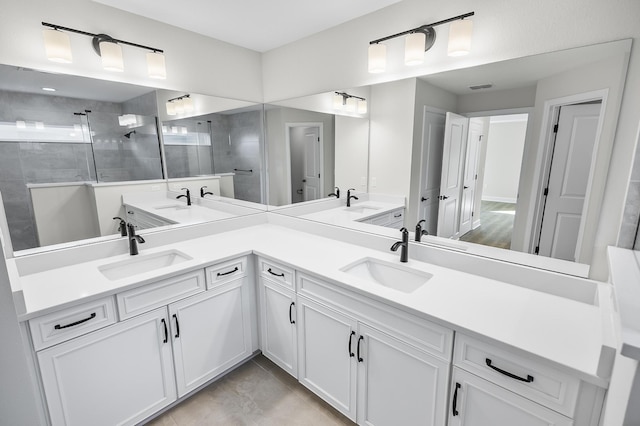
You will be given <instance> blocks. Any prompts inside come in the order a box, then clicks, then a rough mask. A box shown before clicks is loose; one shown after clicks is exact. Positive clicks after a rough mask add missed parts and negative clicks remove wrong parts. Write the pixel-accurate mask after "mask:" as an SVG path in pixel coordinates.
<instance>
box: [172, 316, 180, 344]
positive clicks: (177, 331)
mask: <svg viewBox="0 0 640 426" xmlns="http://www.w3.org/2000/svg"><path fill="white" fill-rule="evenodd" d="M173 319H174V320H176V335H175V336H173V337H175V338H176V339H177V338H178V337H180V324H179V323H178V316H177V315H176V314H173Z"/></svg>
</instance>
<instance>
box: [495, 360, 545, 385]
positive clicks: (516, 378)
mask: <svg viewBox="0 0 640 426" xmlns="http://www.w3.org/2000/svg"><path fill="white" fill-rule="evenodd" d="M486 362H487V366H488V367H490V368H492V369H494V370H496V371H497V372H498V373H500V374H504V375H505V376H507V377H511V378H512V379H515V380H520V381H521V382H527V383H531V382H533V376H530V375H528V374H527V378H526V379H525V378H523V377H520V376H516V375H515V374H513V373H509V372H508V371H504V370H502V369H501V368H498V367H496V366H495V365H491V360H490V359H489V358H486Z"/></svg>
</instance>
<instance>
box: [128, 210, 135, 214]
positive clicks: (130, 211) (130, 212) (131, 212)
mask: <svg viewBox="0 0 640 426" xmlns="http://www.w3.org/2000/svg"><path fill="white" fill-rule="evenodd" d="M134 213H135V212H133V211H132V210H129V211H128V212H127V214H134Z"/></svg>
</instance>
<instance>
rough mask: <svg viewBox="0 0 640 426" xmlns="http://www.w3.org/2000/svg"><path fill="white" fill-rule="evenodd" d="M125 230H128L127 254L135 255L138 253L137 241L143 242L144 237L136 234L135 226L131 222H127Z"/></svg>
mask: <svg viewBox="0 0 640 426" xmlns="http://www.w3.org/2000/svg"><path fill="white" fill-rule="evenodd" d="M127 230H128V231H129V254H130V255H131V256H135V255H136V254H138V243H140V244H142V243H144V242H145V241H144V238H142V236H140V235H136V228H135V226H134V225H133V223H128V224H127Z"/></svg>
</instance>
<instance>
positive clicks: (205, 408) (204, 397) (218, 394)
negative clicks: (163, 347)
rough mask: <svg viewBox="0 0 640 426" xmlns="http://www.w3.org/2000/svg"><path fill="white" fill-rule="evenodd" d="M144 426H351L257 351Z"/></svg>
mask: <svg viewBox="0 0 640 426" xmlns="http://www.w3.org/2000/svg"><path fill="white" fill-rule="evenodd" d="M147 425H148V426H210V425H225V426H226V425H230V426H233V425H252V426H253V425H265V426H267V425H274V426H275V425H291V426H293V425H309V426H316V425H317V426H325V425H327V426H333V425H336V426H337V425H355V423H352V422H351V421H350V420H349V419H347V418H346V417H344V416H343V415H342V414H340V413H338V412H337V411H336V410H335V409H333V407H330V406H329V405H327V404H326V403H325V402H324V401H322V400H321V399H320V398H318V397H317V396H315V395H314V394H313V393H311V392H310V391H308V390H307V389H306V388H305V387H304V386H302V385H301V384H300V383H298V381H297V380H295V379H294V378H293V377H291V376H290V375H289V374H287V373H285V372H284V371H283V370H281V369H280V368H279V367H278V366H276V365H275V364H273V363H272V362H271V361H269V360H268V359H267V358H265V357H264V356H262V355H258V356H257V357H255V358H253V359H252V360H251V361H249V362H247V363H245V364H244V365H242V366H240V367H238V368H237V369H236V370H234V371H232V372H231V373H229V374H227V375H226V376H224V377H223V378H221V379H220V380H218V381H216V382H214V383H213V384H211V385H209V386H207V387H206V388H204V389H202V390H200V391H199V392H198V393H196V394H195V395H192V396H191V397H189V398H188V399H187V400H185V401H183V402H181V403H180V404H178V405H176V406H175V407H173V408H171V409H170V410H169V411H167V412H165V413H163V414H162V415H160V416H159V417H157V418H155V419H153V420H152V421H150V422H149V423H147Z"/></svg>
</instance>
